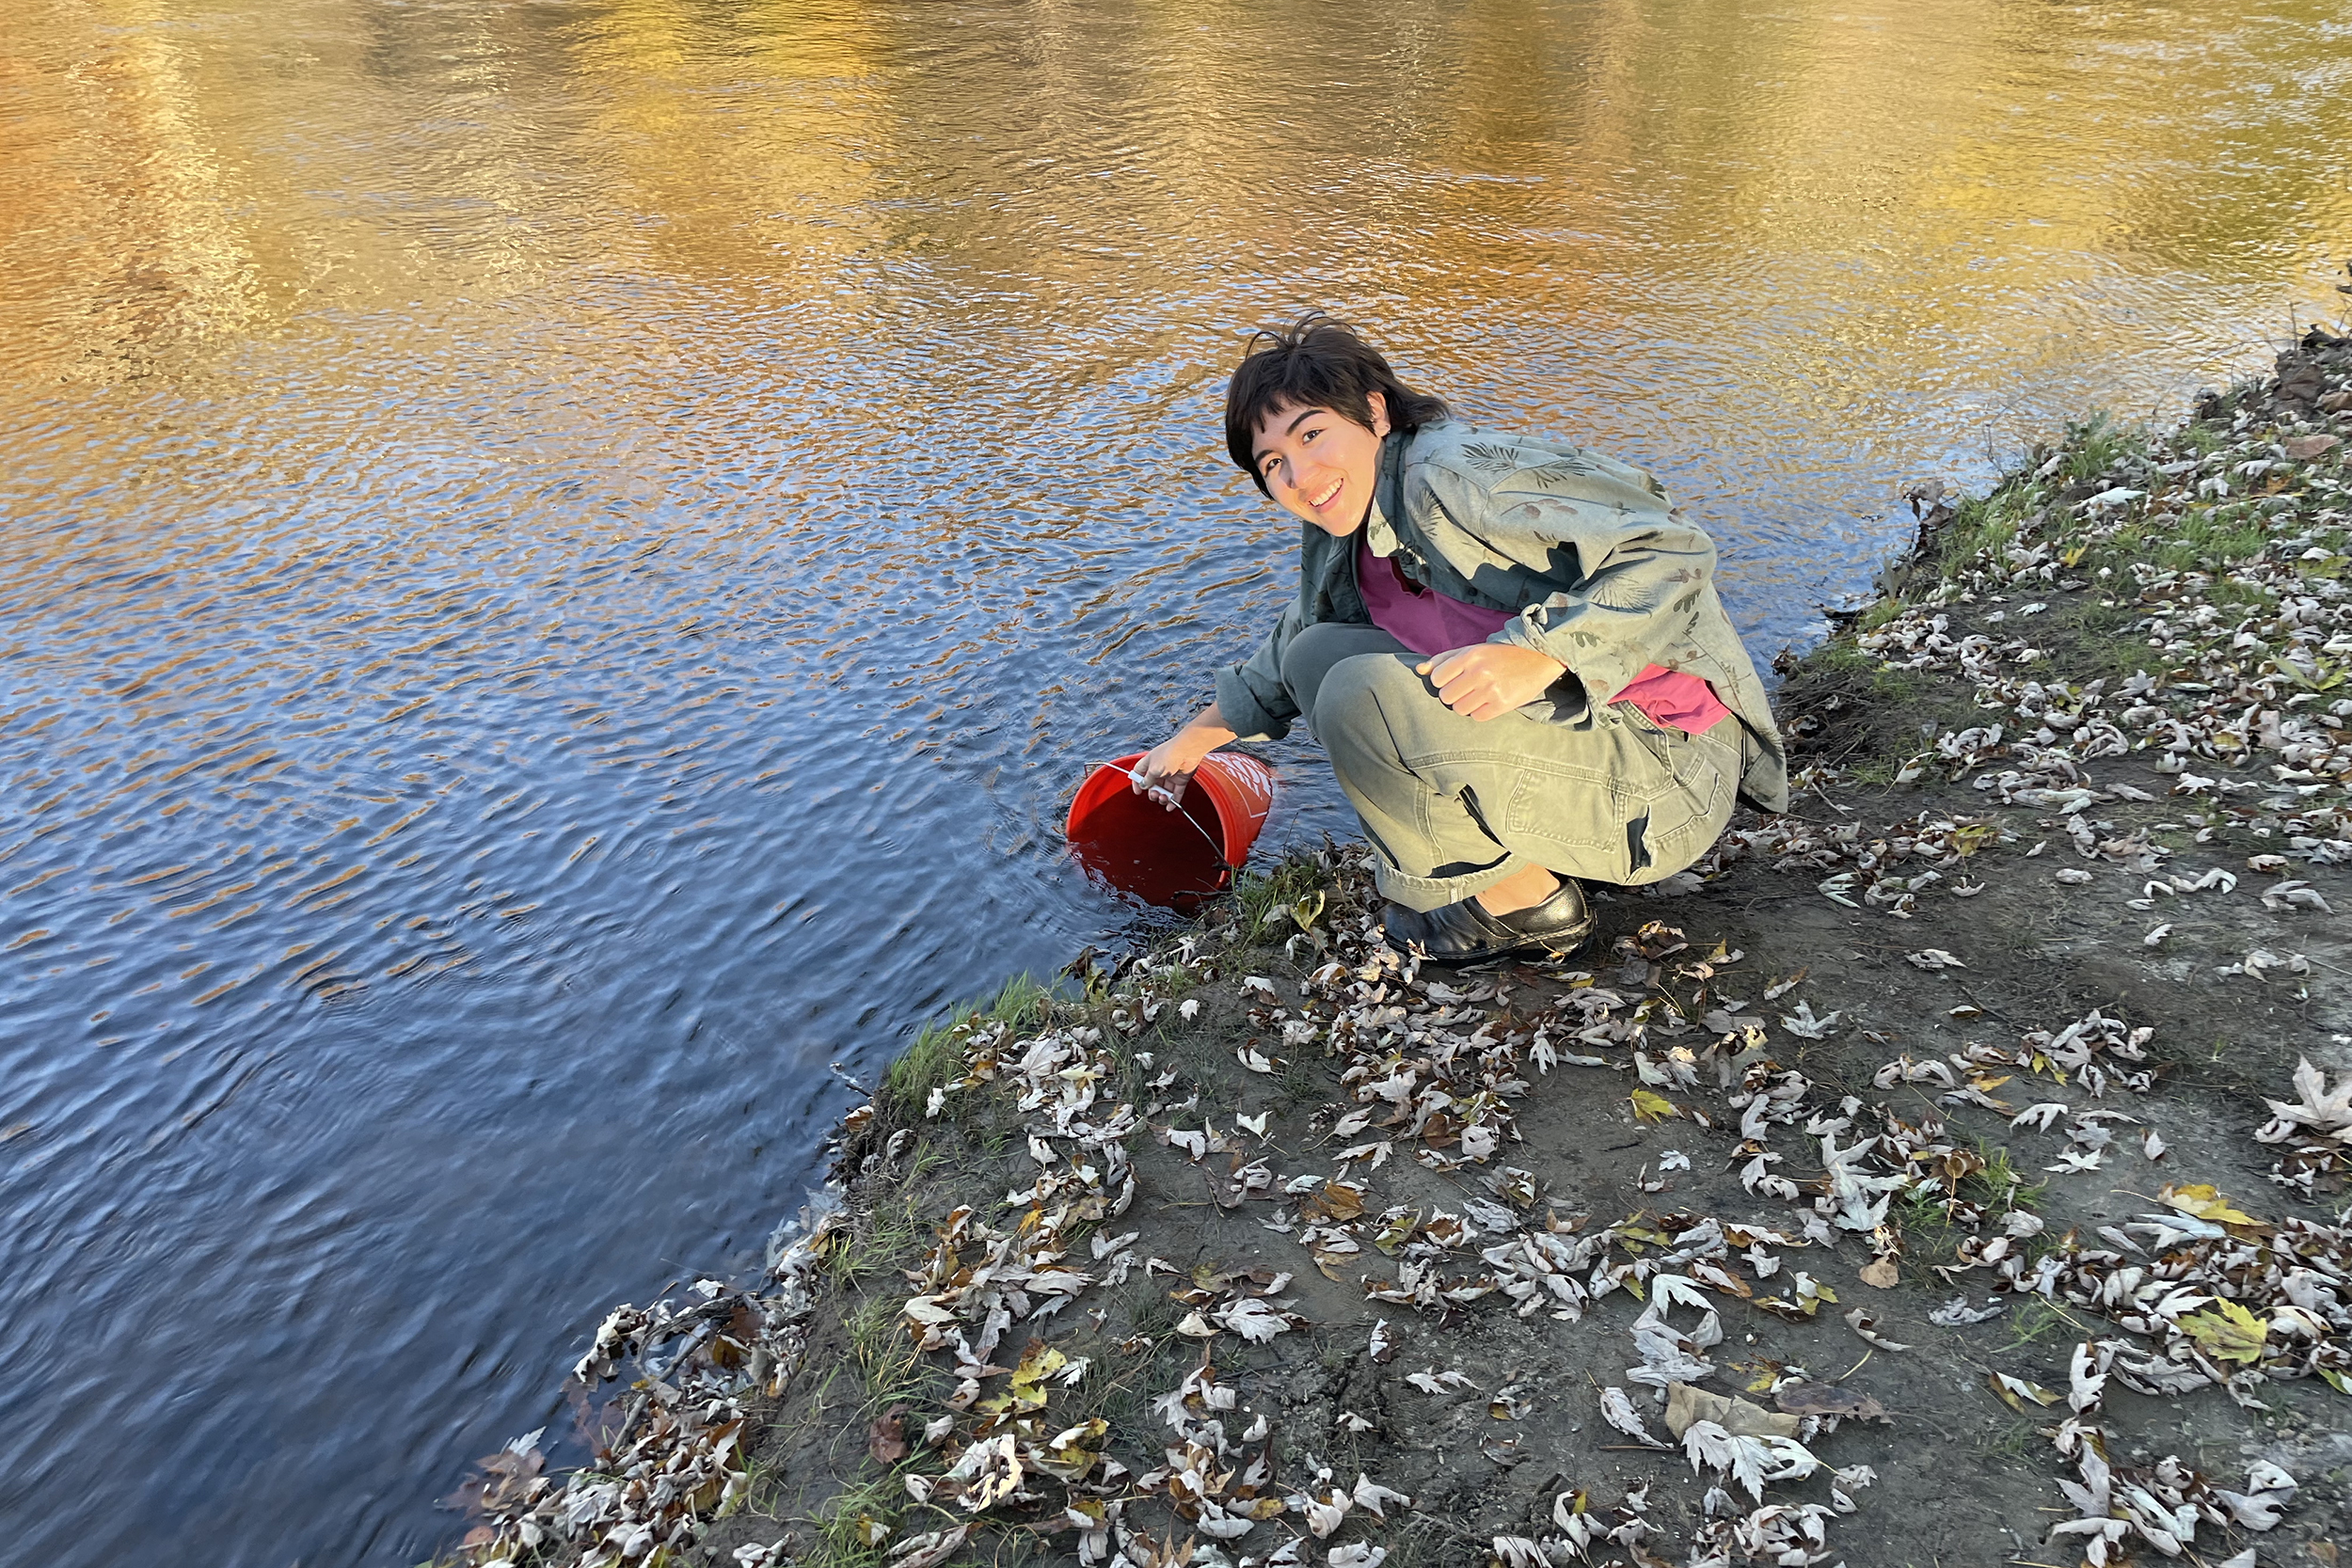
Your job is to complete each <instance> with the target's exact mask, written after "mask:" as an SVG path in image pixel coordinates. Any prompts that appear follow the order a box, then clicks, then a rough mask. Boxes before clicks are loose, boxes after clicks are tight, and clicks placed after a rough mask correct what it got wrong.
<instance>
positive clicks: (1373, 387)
mask: <svg viewBox="0 0 2352 1568" xmlns="http://www.w3.org/2000/svg"><path fill="white" fill-rule="evenodd" d="M1375 392H1377V393H1379V394H1380V399H1381V401H1382V402H1383V403H1385V404H1388V413H1389V427H1390V428H1391V429H1392V430H1398V431H1402V432H1404V433H1405V434H1406V435H1408V436H1409V435H1410V434H1412V433H1413V432H1414V431H1416V430H1419V429H1420V428H1421V427H1422V425H1425V424H1428V423H1430V422H1431V421H1433V420H1442V419H1444V418H1445V417H1446V415H1447V414H1448V413H1449V412H1450V410H1449V409H1448V408H1447V407H1446V405H1445V400H1444V399H1443V398H1440V397H1438V396H1435V395H1434V394H1432V393H1428V392H1416V391H1414V390H1413V389H1412V388H1409V387H1407V386H1406V385H1405V383H1403V382H1402V381H1399V380H1398V379H1397V378H1396V372H1394V371H1392V370H1391V369H1390V368H1389V362H1388V361H1387V360H1386V359H1384V358H1382V357H1381V356H1380V351H1379V350H1378V349H1376V348H1375V347H1373V346H1372V345H1371V344H1370V343H1368V342H1366V341H1364V340H1363V338H1362V337H1361V336H1360V335H1359V333H1358V332H1357V330H1356V329H1355V328H1354V327H1352V326H1350V325H1347V324H1346V323H1345V322H1341V321H1334V320H1332V319H1331V318H1330V317H1329V316H1327V315H1325V314H1323V312H1321V311H1320V310H1316V311H1311V312H1309V313H1308V314H1306V315H1304V316H1301V317H1300V318H1299V319H1298V320H1297V321H1295V322H1294V323H1293V324H1292V325H1289V326H1267V327H1261V328H1259V329H1258V330H1257V331H1256V332H1254V333H1252V334H1251V335H1250V338H1249V349H1248V353H1247V354H1245V355H1244V356H1243V357H1242V362H1241V363H1240V365H1238V366H1237V367H1235V369H1234V371H1233V379H1232V380H1231V381H1229V382H1227V383H1226V384H1225V450H1226V451H1228V452H1230V453H1232V459H1233V463H1234V466H1235V467H1239V468H1240V469H1241V471H1242V472H1244V473H1246V474H1248V476H1249V482H1250V483H1252V484H1255V485H1256V486H1257V487H1258V490H1259V492H1260V493H1261V494H1263V493H1264V491H1265V476H1264V475H1263V474H1262V473H1260V472H1259V471H1258V465H1257V462H1256V460H1255V453H1254V452H1253V451H1252V450H1251V448H1252V444H1253V443H1254V441H1255V440H1256V437H1257V431H1258V421H1259V420H1262V419H1263V418H1264V417H1265V416H1266V415H1267V414H1269V413H1271V412H1273V411H1274V410H1276V409H1280V408H1290V407H1308V408H1328V409H1329V410H1331V412H1332V413H1334V414H1337V415H1339V416H1340V418H1342V419H1343V420H1349V421H1351V422H1353V423H1355V424H1359V425H1362V426H1363V427H1364V428H1365V429H1366V430H1370V429H1371V428H1372V394H1373V393H1375Z"/></svg>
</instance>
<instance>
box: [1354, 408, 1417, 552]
mask: <svg viewBox="0 0 2352 1568" xmlns="http://www.w3.org/2000/svg"><path fill="white" fill-rule="evenodd" d="M1408 439H1410V437H1408V436H1406V435H1405V434H1404V433H1403V432H1402V431H1391V432H1390V433H1389V435H1388V436H1386V437H1385V438H1384V439H1383V440H1382V441H1381V443H1380V463H1379V467H1377V468H1376V469H1375V470H1374V474H1373V482H1372V510H1371V511H1370V512H1369V513H1367V514H1366V515H1365V517H1364V543H1365V544H1366V545H1368V546H1371V548H1372V553H1373V554H1375V555H1393V554H1395V553H1396V546H1397V544H1398V537H1397V531H1396V524H1395V522H1394V520H1393V519H1395V518H1398V517H1402V516H1404V515H1405V443H1406V441H1407V440H1408Z"/></svg>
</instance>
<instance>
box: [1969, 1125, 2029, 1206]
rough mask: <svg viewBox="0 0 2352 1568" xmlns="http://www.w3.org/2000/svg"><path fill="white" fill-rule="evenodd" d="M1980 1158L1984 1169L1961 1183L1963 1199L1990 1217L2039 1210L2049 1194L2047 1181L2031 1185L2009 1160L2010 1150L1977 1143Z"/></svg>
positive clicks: (1981, 1142)
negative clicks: (2002, 1213)
mask: <svg viewBox="0 0 2352 1568" xmlns="http://www.w3.org/2000/svg"><path fill="white" fill-rule="evenodd" d="M1977 1157H1978V1158H1979V1159H1980V1160H1982V1161H1983V1162H1984V1169H1982V1170H1980V1171H1978V1172H1976V1173H1974V1174H1973V1175H1969V1176H1963V1177H1962V1178H1961V1180H1960V1196H1961V1197H1963V1199H1965V1200H1966V1201H1968V1202H1970V1203H1974V1204H1977V1205H1979V1206H1980V1207H1982V1208H1983V1209H1984V1210H1985V1212H1987V1213H1992V1212H1997V1211H2002V1210H2009V1209H2039V1208H2041V1207H2042V1198H2043V1196H2045V1195H2046V1194H2047V1193H2048V1191H2049V1187H2050V1184H2049V1183H2048V1182H2047V1181H2028V1180H2026V1175H2025V1173H2024V1172H2023V1171H2021V1170H2019V1169H2018V1168H2017V1166H2016V1164H2015V1163H2014V1162H2012V1161H2011V1160H2010V1157H2009V1150H2008V1149H2006V1148H1999V1147H1997V1146H1995V1145H1993V1144H1989V1143H1987V1142H1986V1141H1985V1140H1984V1139H1982V1138H1979V1139H1978V1140H1977Z"/></svg>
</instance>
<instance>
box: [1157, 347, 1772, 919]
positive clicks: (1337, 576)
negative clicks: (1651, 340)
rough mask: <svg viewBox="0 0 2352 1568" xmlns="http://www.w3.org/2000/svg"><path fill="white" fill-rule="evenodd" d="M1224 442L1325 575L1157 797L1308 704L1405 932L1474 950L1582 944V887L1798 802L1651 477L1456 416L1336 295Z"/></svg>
mask: <svg viewBox="0 0 2352 1568" xmlns="http://www.w3.org/2000/svg"><path fill="white" fill-rule="evenodd" d="M1225 436H1226V447H1227V450H1228V451H1230V452H1231V453H1232V459H1233V461H1234V462H1235V463H1237V464H1239V465H1240V466H1241V467H1243V468H1244V469H1245V470H1247V471H1248V474H1249V476H1250V477H1251V479H1252V480H1254V481H1255V482H1256V483H1257V485H1258V488H1259V489H1260V490H1261V491H1263V493H1264V494H1265V495H1267V496H1268V497H1270V498H1271V499H1273V500H1274V501H1275V502H1276V503H1278V504H1279V505H1280V506H1281V507H1282V508H1283V509H1284V510H1286V511H1288V512H1291V513H1293V514H1295V515H1297V516H1298V517H1300V518H1301V519H1303V521H1304V523H1305V525H1306V526H1305V527H1304V529H1303V530H1302V531H1301V543H1300V547H1299V574H1298V595H1297V597H1296V598H1295V600H1293V601H1292V602H1291V604H1290V605H1288V606H1287V607H1286V608H1285V609H1284V610H1283V611H1282V614H1281V617H1280V618H1279V620H1278V621H1277V622H1276V624H1275V626H1274V629H1273V630H1272V631H1271V632H1269V633H1268V634H1267V635H1266V637H1265V639H1264V641H1262V642H1261V643H1260V644H1259V645H1258V649H1257V651H1256V652H1255V653H1254V654H1252V655H1251V656H1250V657H1248V659H1246V660H1244V661H1243V662H1242V663H1239V664H1235V665H1232V666H1230V667H1229V668H1227V669H1225V670H1223V671H1220V672H1219V673H1218V674H1217V678H1216V701H1214V702H1212V703H1211V704H1210V705H1208V706H1206V707H1204V708H1202V709H1201V710H1200V712H1199V713H1197V714H1195V715H1194V716H1193V717H1192V718H1191V719H1190V720H1188V721H1185V723H1184V726H1183V727H1182V728H1180V729H1179V730H1177V732H1176V733H1175V734H1174V735H1172V736H1169V737H1168V739H1167V740H1165V741H1162V742H1161V743H1160V744H1159V745H1158V746H1157V747H1154V748H1153V749H1152V752H1150V753H1149V754H1147V755H1146V756H1145V757H1144V759H1143V761H1142V762H1141V763H1140V764H1139V765H1138V766H1137V767H1136V769H1135V784H1134V787H1135V788H1136V790H1138V791H1148V790H1152V789H1154V788H1157V789H1160V790H1162V791H1163V792H1164V794H1163V799H1165V800H1170V801H1172V800H1175V799H1176V798H1177V797H1178V796H1180V795H1181V793H1182V791H1183V789H1184V784H1185V781H1186V780H1188V779H1189V777H1190V776H1191V774H1192V772H1193V770H1194V769H1196V768H1199V767H1200V760H1201V758H1203V757H1204V756H1206V755H1207V754H1208V753H1209V752H1213V751H1215V750H1216V749H1217V748H1218V747H1220V746H1223V745H1225V744H1226V743H1227V742H1229V741H1232V740H1234V739H1236V738H1243V737H1247V738H1250V739H1272V738H1278V737H1279V736H1282V735H1283V734H1285V733H1286V732H1287V731H1288V730H1289V728H1290V726H1291V724H1292V722H1293V721H1295V720H1296V719H1299V718H1302V717H1303V718H1304V719H1305V720H1306V721H1307V722H1308V724H1309V725H1310V726H1311V729H1312V730H1313V733H1314V735H1315V736H1316V738H1318V739H1319V740H1321V741H1322V742H1323V745H1324V748H1325V750H1326V751H1327V752H1329V754H1330V758H1331V768H1332V770H1333V772H1335V773H1336V774H1337V775H1338V777H1339V783H1340V787H1341V789H1342V790H1343V791H1344V792H1345V793H1346V796H1347V799H1348V802H1349V803H1350V804H1351V805H1353V806H1354V807H1355V808H1356V814H1357V816H1359V818H1360V819H1361V820H1362V822H1363V828H1364V834H1365V837H1366V838H1368V839H1369V840H1370V841H1371V844H1372V847H1373V850H1374V853H1375V857H1376V860H1377V864H1378V876H1379V887H1380V891H1381V893H1382V895H1384V896H1385V897H1386V898H1387V899H1388V900H1389V904H1388V909H1387V911H1386V914H1385V916H1384V920H1385V923H1386V927H1387V930H1388V933H1389V936H1390V939H1391V941H1392V942H1396V943H1397V944H1398V945H1399V946H1403V947H1411V948H1418V949H1419V950H1420V951H1421V952H1422V953H1423V954H1424V955H1426V956H1427V957H1428V958H1431V959H1434V960H1437V961H1439V962H1447V963H1477V962H1482V961H1485V960H1487V959H1492V958H1506V957H1509V956H1511V955H1514V954H1536V953H1544V954H1552V955H1559V954H1565V953H1567V952H1569V951H1571V950H1573V949H1574V948H1575V947H1576V946H1577V944H1578V943H1580V942H1582V941H1583V940H1584V938H1585V937H1586V936H1587V935H1588V934H1589V933H1590V931H1591V929H1592V925H1593V922H1592V916H1591V914H1590V913H1589V911H1587V910H1586V908H1585V902H1584V895H1583V892H1582V890H1581V887H1580V886H1579V883H1581V882H1611V883H1616V884H1619V885H1625V886H1639V885H1640V884H1642V883H1645V882H1653V881H1656V880H1658V879H1660V878H1661V877H1666V876H1670V875H1672V874H1673V873H1675V872H1677V871H1679V870H1681V869H1682V868H1683V867H1684V866H1687V865H1689V864H1690V863H1692V861H1694V860H1696V859H1698V857H1699V856H1700V855H1701V854H1703V853H1705V852H1706V850H1707V848H1708V846H1709V845H1711V844H1712V843H1713V842H1714V841H1715V838H1716V835H1717V834H1719V833H1720V832H1722V831H1723V829H1724V823H1725V822H1726V821H1727V820H1728V819H1729V817H1730V816H1731V812H1732V807H1733V805H1734V803H1735V801H1737V800H1747V801H1748V802H1749V803H1750V804H1752V805H1755V806H1756V807H1758V808H1760V809H1762V810H1766V811H1781V810H1785V809H1786V808H1787V805H1788V772H1787V768H1786V767H1785V765H1784V761H1783V757H1782V751H1781V742H1780V736H1779V733H1778V731H1777V730H1776V729H1775V728H1774V727H1773V724H1772V710H1771V707H1770V706H1769V705H1768V704H1767V702H1766V700H1765V696H1764V689H1763V685H1762V683H1761V682H1759V681H1758V680H1757V679H1756V669H1755V666H1754V665H1753V664H1751V663H1750V662H1749V659H1748V656H1747V652H1746V650H1745V649H1743V648H1742V647H1741V646H1740V636H1739V633H1738V632H1736V631H1734V630H1733V629H1732V626H1731V623H1730V621H1729V620H1728V619H1727V618H1726V617H1725V616H1724V610H1723V606H1722V604H1721V603H1720V602H1718V600H1717V599H1716V596H1715V586H1714V568H1715V546H1714V544H1713V542H1712V541H1710V540H1709V539H1708V536H1707V535H1706V534H1705V533H1704V532H1703V531H1700V530H1699V529H1697V528H1695V527H1693V526H1692V525H1691V524H1690V523H1688V522H1686V521H1684V520H1683V519H1682V518H1681V517H1680V516H1679V515H1677V514H1676V513H1675V512H1674V510H1673V501H1672V499H1671V498H1669V497H1668V495H1667V494H1666V491H1665V489H1664V488H1663V487H1662V486H1661V485H1660V484H1659V483H1658V482H1657V481H1656V480H1654V479H1652V478H1650V477H1649V476H1648V475H1647V474H1645V473H1644V472H1643V471H1642V470H1640V469H1638V468H1634V467H1629V466H1628V465H1626V464H1623V463H1618V462H1614V461H1613V460H1611V459H1609V458H1606V457H1602V456H1599V455H1597V454H1596V453H1593V452H1588V451H1581V450H1580V449H1578V448H1574V447H1569V446H1565V445H1561V444H1559V443H1556V442H1551V441H1544V440H1535V439H1531V438H1529V437H1525V436H1514V435H1510V434H1507V433H1502V432H1498V431H1490V430H1482V429H1479V428H1476V427H1474V426H1472V425H1470V424H1468V423H1465V422H1464V421H1462V420H1456V419H1454V418H1453V417H1452V415H1451V414H1450V412H1449V411H1448V409H1447V407H1446V404H1444V403H1443V402H1442V401H1441V400H1439V399H1438V398H1436V397H1433V396H1430V395H1429V394H1427V393H1423V392H1417V391H1414V390H1412V389H1411V388H1406V386H1404V385H1403V384H1402V383H1401V382H1399V381H1398V380H1397V378H1396V375H1395V373H1394V372H1392V371H1391V369H1390V368H1389V364H1388V361H1387V360H1386V359H1384V358H1383V357H1382V356H1380V354H1379V353H1378V351H1377V350H1375V349H1374V348H1373V347H1372V346H1371V345H1370V344H1369V343H1367V342H1365V341H1363V339H1361V338H1360V337H1359V336H1358V335H1357V334H1356V333H1355V332H1354V331H1353V330H1351V329H1350V328H1348V327H1346V326H1344V325H1341V324H1339V323H1336V322H1333V321H1330V320H1328V319H1326V318H1322V317H1313V316H1311V317H1309V318H1308V319H1307V320H1305V321H1303V322H1301V323H1299V324H1298V325H1295V326H1294V327H1290V328H1287V329H1285V330H1281V331H1268V332H1262V333H1260V334H1259V335H1258V336H1257V338H1256V339H1254V340H1253V341H1252V343H1251V347H1250V351H1249V353H1248V356H1246V357H1245V358H1244V359H1243V361H1242V363H1241V366H1240V368H1239V369H1238V370H1236V371H1235V372H1234V373H1233V377H1232V382H1231V383H1230V384H1229V385H1228V387H1227V388H1226V397H1225Z"/></svg>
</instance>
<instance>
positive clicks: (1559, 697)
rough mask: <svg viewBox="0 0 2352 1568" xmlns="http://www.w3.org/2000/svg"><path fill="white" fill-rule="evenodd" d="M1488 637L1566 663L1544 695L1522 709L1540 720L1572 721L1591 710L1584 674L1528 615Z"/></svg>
mask: <svg viewBox="0 0 2352 1568" xmlns="http://www.w3.org/2000/svg"><path fill="white" fill-rule="evenodd" d="M1486 641H1489V642H1507V643H1509V644H1511V645H1512V646H1513V647H1518V648H1525V649H1527V650H1528V651H1530V652H1531V653H1538V654H1541V655H1543V656H1544V657H1546V658H1550V659H1557V660H1559V662H1560V664H1561V665H1562V666H1563V668H1562V669H1561V672H1560V678H1559V679H1558V680H1556V681H1553V682H1552V683H1551V684H1550V685H1549V686H1548V687H1546V688H1544V694H1543V695H1542V696H1540V697H1538V698H1536V699H1535V700H1534V702H1532V703H1527V704H1524V705H1521V706H1520V708H1519V710H1518V711H1519V712H1521V713H1523V714H1525V715H1526V716H1527V717H1528V718H1530V719H1533V720H1534V721H1537V722H1538V723H1545V724H1573V723H1576V722H1578V721H1581V719H1583V717H1584V716H1585V715H1586V714H1587V713H1590V712H1591V711H1592V708H1593V697H1592V691H1591V689H1590V688H1589V687H1588V686H1587V685H1586V683H1585V681H1584V678H1583V677H1582V676H1581V675H1580V674H1578V673H1577V671H1576V667H1575V666H1574V665H1572V664H1570V663H1568V661H1567V660H1566V659H1565V658H1563V657H1561V655H1560V653H1559V651H1558V650H1557V649H1555V648H1552V647H1550V646H1549V645H1548V644H1547V642H1546V641H1545V639H1544V637H1543V635H1542V634H1541V633H1540V632H1538V631H1536V630H1535V629H1534V627H1533V626H1529V625H1528V624H1527V617H1526V616H1525V615H1519V616H1516V617H1514V618H1513V619H1512V620H1511V621H1509V622H1507V623H1506V624H1505V625H1504V626H1502V629H1501V630H1499V631H1497V632H1496V633H1495V634H1494V635H1493V636H1492V637H1490V638H1488V639H1487V640H1486Z"/></svg>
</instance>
